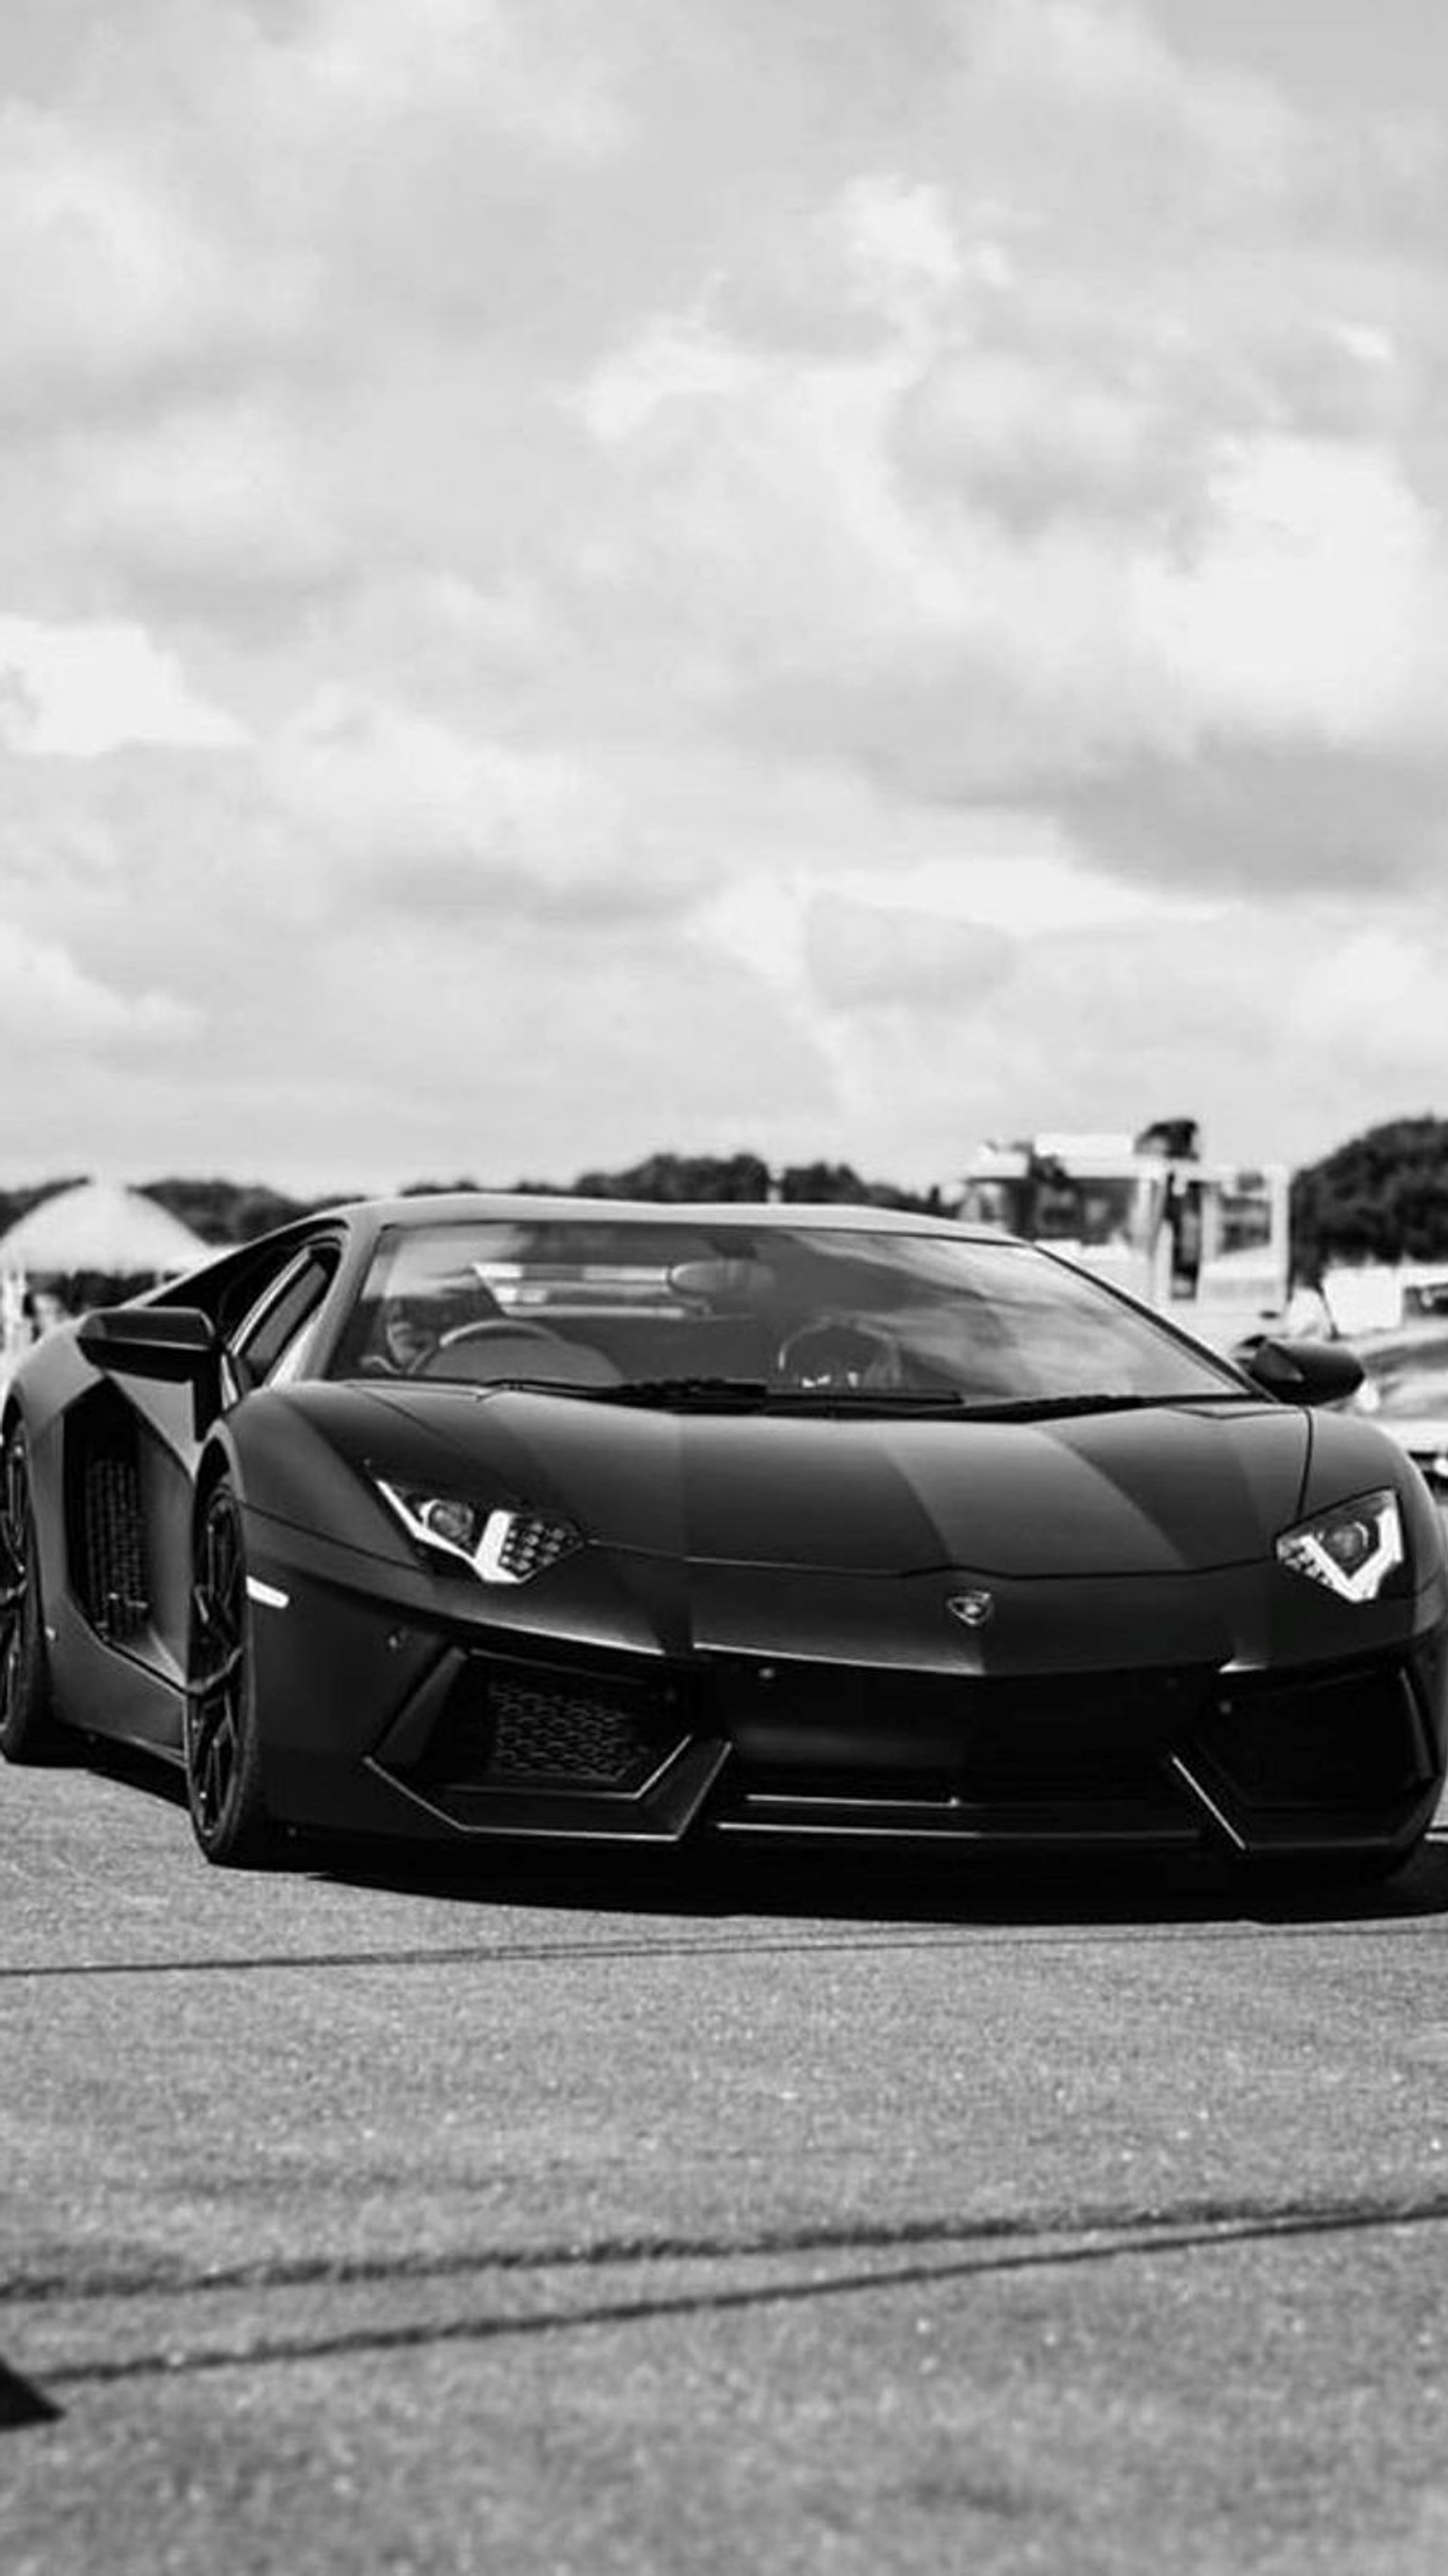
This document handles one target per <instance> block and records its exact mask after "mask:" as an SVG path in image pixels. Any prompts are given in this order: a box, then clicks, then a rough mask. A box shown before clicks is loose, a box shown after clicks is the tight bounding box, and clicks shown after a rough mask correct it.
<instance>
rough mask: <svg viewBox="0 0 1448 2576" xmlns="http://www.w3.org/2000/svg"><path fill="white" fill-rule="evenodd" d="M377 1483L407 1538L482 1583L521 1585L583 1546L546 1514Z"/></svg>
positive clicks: (574, 1533) (380, 1480)
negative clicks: (465, 1569)
mask: <svg viewBox="0 0 1448 2576" xmlns="http://www.w3.org/2000/svg"><path fill="white" fill-rule="evenodd" d="M376 1484H377V1490H378V1492H379V1494H381V1496H382V1498H383V1500H384V1502H386V1503H389V1504H390V1505H391V1507H392V1509H393V1511H394V1512H395V1513H396V1515H397V1517H398V1519H399V1520H400V1521H401V1523H402V1526H403V1528H404V1529H405V1530H406V1532H407V1534H408V1537H409V1538H412V1539H416V1540H417V1542H418V1544H419V1546H421V1547H426V1548H431V1549H433V1550H434V1551H435V1552H436V1553H437V1554H438V1555H441V1556H448V1557H451V1558H453V1559H454V1561H455V1562H456V1563H458V1564H462V1565H466V1566H469V1567H470V1568H471V1570H472V1572H473V1573H474V1574H476V1575H477V1576H479V1577H480V1579H481V1580H482V1581H483V1582H484V1583H526V1582H528V1581H529V1579H530V1577H531V1576H533V1575H535V1574H546V1572H547V1570H548V1568H549V1566H550V1565H557V1564H558V1562H559V1560H560V1559H561V1558H562V1557H565V1556H571V1555H572V1553H573V1551H574V1549H575V1548H577V1547H581V1546H582V1545H583V1538H582V1535H581V1533H580V1532H579V1531H578V1530H576V1529H575V1528H574V1527H573V1525H572V1523H571V1522H570V1521H561V1520H558V1519H556V1518H554V1517H553V1516H552V1515H551V1514H549V1513H546V1512H531V1511H527V1510H520V1509H515V1508H511V1507H504V1506H499V1505H496V1504H495V1505H493V1506H492V1507H491V1508H489V1507H487V1506H486V1505H484V1504H482V1503H470V1502H468V1501H467V1500H466V1499H465V1497H464V1496H462V1495H461V1494H435V1493H429V1492H428V1491H426V1490H425V1489H424V1488H423V1487H421V1486H418V1485H397V1484H393V1483H390V1482H389V1480H388V1479H387V1478H386V1477H385V1476H379V1477H377V1479H376Z"/></svg>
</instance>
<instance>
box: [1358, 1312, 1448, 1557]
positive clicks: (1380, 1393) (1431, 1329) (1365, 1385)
mask: <svg viewBox="0 0 1448 2576" xmlns="http://www.w3.org/2000/svg"><path fill="white" fill-rule="evenodd" d="M1352 1347H1353V1349H1354V1350H1355V1352H1356V1353H1357V1356H1358V1358H1359V1359H1360V1360H1361V1362H1362V1365H1363V1382H1362V1385H1361V1386H1360V1387H1359V1388H1358V1390H1357V1392H1356V1394H1355V1395H1353V1396H1352V1397H1351V1398H1350V1399H1349V1403H1350V1406H1351V1409H1352V1411H1353V1412H1355V1413H1366V1414H1370V1415H1371V1417H1372V1419H1373V1421H1374V1422H1376V1423H1377V1424H1378V1426H1379V1428H1380V1429H1381V1430H1383V1431H1386V1432H1388V1433H1389V1434H1390V1436H1391V1437H1392V1438H1393V1439H1394V1440H1396V1441H1397V1443H1398V1445H1399V1447H1400V1448H1402V1449H1406V1451H1407V1453H1408V1456H1409V1457H1410V1458H1411V1459H1412V1460H1413V1462H1414V1464H1415V1466H1417V1467H1418V1468H1420V1469H1421V1471H1422V1473H1423V1475H1424V1476H1425V1477H1426V1478H1427V1480H1428V1484H1429V1486H1430V1488H1431V1490H1432V1493H1433V1497H1434V1500H1435V1501H1436V1502H1437V1504H1438V1506H1439V1508H1440V1510H1442V1511H1444V1512H1448V1317H1445V1316H1442V1315H1437V1316H1433V1317H1431V1318H1425V1319H1424V1320H1423V1321H1422V1322H1421V1323H1418V1324H1411V1325H1403V1326H1402V1327H1401V1328H1400V1329H1399V1330H1398V1331H1396V1332H1391V1333H1367V1334H1362V1335H1360V1336H1358V1337H1357V1338H1355V1340H1354V1342H1353V1345H1352Z"/></svg>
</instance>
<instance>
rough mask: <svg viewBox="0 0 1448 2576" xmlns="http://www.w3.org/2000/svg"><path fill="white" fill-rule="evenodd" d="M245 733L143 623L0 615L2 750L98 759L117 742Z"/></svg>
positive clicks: (195, 740) (218, 742)
mask: <svg viewBox="0 0 1448 2576" xmlns="http://www.w3.org/2000/svg"><path fill="white" fill-rule="evenodd" d="M244 740H245V733H244V729H243V727H242V726H241V725H240V724H239V723H237V721H236V720H235V719H234V718H233V717H232V716H230V715H228V714H226V713H225V712H224V710H223V709H221V708H219V707H215V706H211V705H208V703H207V702H206V701H205V700H204V699H203V698H201V697H199V696H197V695H196V694H195V693H194V692H193V691H192V690H191V689H190V688H189V687H188V685H187V682H186V680H185V677H184V675H183V673H182V671H181V669H180V667H179V665H178V663H177V661H176V658H175V656H174V655H173V654H171V653H170V652H168V651H166V650H165V649H164V648H163V647H161V646H159V645H157V644H156V643H155V642H154V641H153V640H152V638H151V637H150V636H148V635H146V634H144V633H143V632H142V631H141V629H140V628H138V627H135V626H126V625H120V624H115V623H102V624H95V625H74V626H50V625H45V624H43V623H41V622H40V621H38V620H36V619H33V618H27V617H0V749H3V750H5V751H8V752H12V753H19V754H21V755H23V756H26V757H29V758H33V759H43V758H65V759H76V760H94V759H96V758H97V757H99V756H100V755H101V754H102V753H104V752H108V751H113V750H114V749H115V748H116V746H117V744H119V743H165V744H169V745H173V746H175V747H177V748H183V749H188V750H189V749H194V748H196V747H199V746H204V747H206V748H208V749H223V750H225V749H231V748H232V747H233V746H235V745H237V744H239V743H241V742H243V741H244Z"/></svg>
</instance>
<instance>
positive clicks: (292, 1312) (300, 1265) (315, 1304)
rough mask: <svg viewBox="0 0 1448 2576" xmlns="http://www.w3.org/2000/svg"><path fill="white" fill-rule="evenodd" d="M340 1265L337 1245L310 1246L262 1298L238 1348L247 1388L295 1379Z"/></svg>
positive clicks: (250, 1317) (242, 1333)
mask: <svg viewBox="0 0 1448 2576" xmlns="http://www.w3.org/2000/svg"><path fill="white" fill-rule="evenodd" d="M336 1267H337V1251H336V1247H335V1245H333V1244H330V1243H325V1244H321V1243H319V1244H309V1245H308V1246H307V1248H306V1250H305V1251H304V1252H301V1253H299V1254H298V1255H297V1257H296V1259H295V1260H294V1261H293V1262H292V1263H291V1264H290V1265H289V1267H288V1268H287V1269H286V1270H284V1271H283V1272H282V1275H281V1278H280V1279H279V1280H277V1281H276V1282H275V1284H274V1285H273V1286H271V1287H270V1288H268V1289H267V1290H266V1292H265V1294H264V1295H263V1296H262V1297H261V1298H259V1300H258V1301H257V1304H256V1305H255V1306H254V1307H253V1309H252V1311H251V1313H250V1314H249V1315H248V1316H247V1318H246V1321H245V1323H244V1324H243V1325H242V1327H241V1330H240V1332H239V1333H238V1334H237V1336H236V1341H235V1344H234V1348H235V1351H236V1354H237V1357H238V1358H239V1359H243V1360H245V1362H246V1380H247V1383H248V1385H250V1386H271V1385H275V1384H277V1383H278V1382H279V1381H280V1382H283V1383H284V1382H285V1381H286V1379H288V1378H290V1377H293V1376H295V1375H296V1373H297V1368H298V1365H299V1363H300V1361H301V1360H302V1358H303V1357H304V1356H305V1346H306V1339H307V1332H308V1327H309V1326H310V1325H311V1324H312V1322H313V1321H314V1320H315V1318H316V1316H317V1314H318V1312H319V1310H320V1307H321V1304H322V1300H323V1298H324V1297H325V1296H326V1293H327V1290H328V1288H329V1287H330V1286H331V1284H332V1278H333V1275H334V1273H335V1271H336Z"/></svg>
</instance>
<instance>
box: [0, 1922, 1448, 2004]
mask: <svg viewBox="0 0 1448 2576" xmlns="http://www.w3.org/2000/svg"><path fill="white" fill-rule="evenodd" d="M1444 1914H1448V1902H1445V1904H1444V1905H1443V1906H1441V1907H1440V1906H1437V1905H1435V1906H1434V1907H1433V1908H1432V1910H1431V1911H1425V1910H1424V1909H1421V1908H1418V1907H1414V1908H1413V1909H1412V1910H1411V1911H1407V1910H1405V1911H1404V1912H1403V1913H1401V1914H1389V1913H1387V1912H1385V1911H1382V1910H1380V1909H1377V1908H1375V1909H1374V1911H1373V1913H1372V1914H1371V1915H1368V1916H1364V1917H1363V1918H1362V1919H1361V1920H1359V1919H1357V1918H1355V1917H1353V1916H1351V1915H1343V1914H1339V1913H1327V1914H1324V1915H1323V1916H1321V1917H1320V1918H1317V1917H1309V1916H1306V1915H1303V1914H1301V1913H1298V1912H1297V1911H1296V1910H1294V1912H1293V1916H1292V1919H1291V1920H1290V1921H1279V1920H1278V1919H1277V1918H1275V1917H1274V1916H1272V1915H1270V1914H1267V1913H1256V1914H1253V1915H1251V1916H1249V1917H1248V1918H1247V1919H1246V1920H1239V1921H1234V1922H1231V1923H1185V1924H1183V1923H1172V1922H1169V1921H1168V1922H1164V1921H1163V1920H1162V1919H1161V1918H1160V1916H1154V1917H1143V1918H1142V1919H1141V1920H1140V1921H1136V1920H1133V1921H1132V1922H1130V1923H1128V1924H1122V1923H1121V1922H1120V1921H1119V1919H1115V1918H1114V1919H1113V1920H1111V1921H1110V1922H1107V1923H1105V1924H1095V1923H1090V1922H1084V1923H1080V1922H1078V1924H1077V1925H1076V1926H1075V1928H1073V1929H1072V1930H1070V1931H1057V1930H1055V1929H1054V1928H1050V1929H1047V1928H1043V1927H1041V1926H1040V1925H1038V1924H1032V1923H1030V1922H1024V1923H1022V1922H1017V1923H1015V1924H1013V1925H1012V1926H1010V1927H1009V1928H1004V1927H1003V1928H1001V1929H999V1930H996V1929H995V1928H993V1927H992V1928H991V1929H984V1928H982V1929H977V1928H975V1927H974V1926H972V1925H966V1926H964V1927H958V1926H954V1925H952V1926H950V1927H942V1929H941V1930H940V1931H938V1932H934V1933H927V1932H917V1933H893V1934H892V1933H878V1934H874V1935H868V1934H867V1935H865V1936H864V1937H861V1936H860V1935H858V1934H853V1935H850V1936H849V1937H847V1938H846V1937H838V1938H837V1937H833V1936H831V1935H829V1934H823V1935H815V1936H813V1937H811V1936H805V1937H804V1938H801V1939H799V1940H770V1939H764V1940H751V1939H748V1938H741V1939H739V1940H733V1941H599V1940H596V1939H590V1938H588V1937H586V1936H585V1937H584V1938H582V1939H579V1940H577V1941H516V1942H514V1941H507V1942H485V1943H471V1942H470V1943H466V1944H462V1945H459V1946H456V1947H449V1948H445V1949H428V1948H426V1947H423V1948H419V1949H405V1950H293V1951H288V1950H277V1951H267V1952H262V1953H259V1954H257V1955H255V1956H252V1957H248V1956H245V1955H244V1954H241V1953H229V1954H228V1955H226V1956H225V1957H222V1958H214V1959H78V1960H54V1959H48V1960H43V1961H40V1962H38V1963H35V1964H32V1965H30V1966H24V1965H21V1966H12V1967H0V1985H25V1984H31V1983H33V1984H44V1983H64V1982H65V1981H67V1980H73V1981H80V1980H82V1979H87V1978H93V1977H214V1976H232V1977H245V1976H271V1975H274V1974H281V1975H286V1974H288V1973H294V1972H297V1971H300V1970H306V1971H311V1970H314V1969H317V1968H458V1967H480V1968H491V1967H500V1968H512V1967H518V1966H529V1965H540V1966H545V1967H546V1966H547V1965H548V1964H549V1963H550V1962H551V1961H553V1960H563V1961H567V1962H569V1963H572V1962H574V1961H576V1960H579V1959H608V1960H616V1959H719V1958H725V1959H729V1958H740V1959H755V1958H770V1957H784V1958H810V1957H813V1956H815V1955H816V1954H818V1955H819V1956H821V1957H830V1956H844V1957H857V1956H858V1955H859V1954H860V1953H861V1952H862V1951H864V1952H867V1953H868V1952H872V1951H876V1950H878V1951H881V1952H886V1953H888V1952H892V1951H898V1950H948V1949H970V1950H990V1949H1013V1950H1014V1949H1020V1948H1023V1947H1025V1948H1030V1949H1034V1950H1051V1949H1068V1950H1075V1949H1084V1948H1087V1947H1090V1948H1092V1949H1098V1948H1103V1947H1106V1946H1108V1945H1110V1944H1112V1943H1132V1944H1135V1945H1136V1946H1137V1947H1140V1946H1141V1944H1142V1942H1143V1941H1144V1940H1149V1939H1151V1938H1153V1937H1155V1938H1157V1939H1160V1940H1163V1941H1167V1942H1170V1943H1172V1944H1177V1945H1183V1946H1185V1945H1189V1944H1192V1943H1204V1944H1215V1945H1217V1946H1219V1947H1220V1946H1223V1945H1225V1944H1228V1943H1231V1942H1243V1941H1251V1942H1260V1940H1261V1939H1262V1936H1263V1934H1264V1933H1270V1935H1271V1937H1272V1939H1273V1940H1274V1941H1320V1940H1322V1939H1323V1938H1324V1937H1325V1936H1330V1937H1331V1938H1333V1939H1334V1940H1338V1939H1340V1940H1344V1941H1364V1940H1383V1939H1399V1938H1401V1936H1402V1935H1403V1934H1404V1933H1408V1934H1411V1935H1413V1936H1415V1937H1416V1938H1418V1939H1429V1938H1437V1939H1441V1938H1442V1932H1441V1930H1440V1928H1439V1927H1440V1923H1441V1920H1442V1917H1443V1915H1444Z"/></svg>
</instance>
